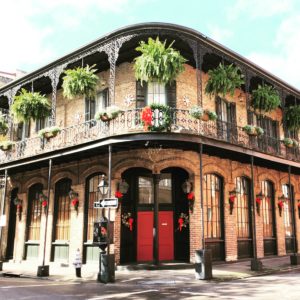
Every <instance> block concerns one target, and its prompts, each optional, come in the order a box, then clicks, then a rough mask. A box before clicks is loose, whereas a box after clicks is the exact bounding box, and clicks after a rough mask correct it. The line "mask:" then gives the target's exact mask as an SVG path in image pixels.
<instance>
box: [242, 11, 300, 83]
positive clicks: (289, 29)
mask: <svg viewBox="0 0 300 300" xmlns="http://www.w3.org/2000/svg"><path fill="white" fill-rule="evenodd" d="M299 28H300V14H299V15H294V16H290V17H289V18H288V19H286V20H284V21H283V22H282V23H281V25H280V26H279V28H278V31H277V34H276V39H275V42H274V45H270V47H271V46H274V48H275V50H277V54H271V55H270V54H269V53H258V52H253V53H251V54H250V55H248V58H249V59H250V60H252V61H253V62H255V63H257V64H258V65H260V66H262V67H263V68H265V69H267V70H269V71H271V72H272V73H273V74H274V75H276V76H278V77H279V78H282V79H283V80H285V81H287V82H288V83H289V84H291V85H294V86H296V87H297V88H298V89H300V76H299V70H300V60H299V53H300V43H299V41H300V31H299Z"/></svg>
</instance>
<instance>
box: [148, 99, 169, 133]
mask: <svg viewBox="0 0 300 300" xmlns="http://www.w3.org/2000/svg"><path fill="white" fill-rule="evenodd" d="M150 108H151V110H152V114H155V110H156V109H158V110H159V112H160V113H162V118H159V119H155V117H154V121H158V122H159V123H160V124H159V125H158V126H157V125H152V126H149V127H148V129H149V130H150V131H164V130H166V131H170V130H171V122H172V118H171V109H170V107H169V106H167V105H163V104H156V103H153V104H151V105H150ZM161 121H162V122H161ZM161 123H162V124H161Z"/></svg>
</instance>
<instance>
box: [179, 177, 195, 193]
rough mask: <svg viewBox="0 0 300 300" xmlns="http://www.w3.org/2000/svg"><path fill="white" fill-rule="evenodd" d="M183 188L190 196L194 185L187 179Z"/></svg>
mask: <svg viewBox="0 0 300 300" xmlns="http://www.w3.org/2000/svg"><path fill="white" fill-rule="evenodd" d="M181 188H182V190H183V192H184V193H185V194H188V193H190V192H191V190H192V184H191V183H190V182H189V181H188V180H187V179H186V180H185V182H184V183H183V184H182V186H181Z"/></svg>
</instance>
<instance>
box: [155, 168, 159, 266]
mask: <svg viewBox="0 0 300 300" xmlns="http://www.w3.org/2000/svg"><path fill="white" fill-rule="evenodd" d="M159 180H160V174H153V184H154V195H153V196H154V228H153V260H154V264H155V265H158V264H159V257H158V245H159V234H158V227H159V224H158V211H159V201H158V192H159V189H158V185H159Z"/></svg>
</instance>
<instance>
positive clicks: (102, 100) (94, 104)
mask: <svg viewBox="0 0 300 300" xmlns="http://www.w3.org/2000/svg"><path fill="white" fill-rule="evenodd" d="M107 106H108V89H105V90H103V91H101V92H99V93H97V95H96V97H94V98H88V99H86V100H85V120H86V121H89V120H92V119H94V117H95V114H96V112H98V111H99V110H101V109H104V108H106V107H107Z"/></svg>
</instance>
